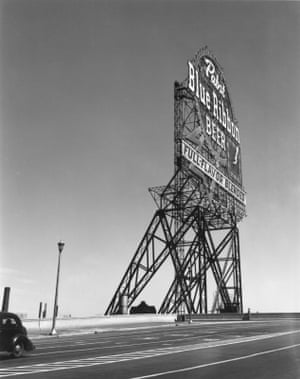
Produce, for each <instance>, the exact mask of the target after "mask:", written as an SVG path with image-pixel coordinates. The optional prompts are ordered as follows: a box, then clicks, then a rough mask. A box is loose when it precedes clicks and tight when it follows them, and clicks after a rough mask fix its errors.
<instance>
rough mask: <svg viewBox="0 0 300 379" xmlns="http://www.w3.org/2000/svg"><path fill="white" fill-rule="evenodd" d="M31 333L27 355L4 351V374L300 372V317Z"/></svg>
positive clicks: (290, 375)
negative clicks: (12, 355)
mask: <svg viewBox="0 0 300 379" xmlns="http://www.w3.org/2000/svg"><path fill="white" fill-rule="evenodd" d="M68 332H69V331H68ZM33 340H34V343H35V345H36V350H35V351H34V352H32V353H30V354H27V355H26V356H25V357H23V358H20V359H10V358H9V357H8V356H7V355H5V354H1V355H0V366H1V367H0V378H2V377H9V376H12V377H13V376H20V375H22V376H24V377H25V378H36V379H48V378H54V377H55V378H72V379H77V378H97V379H99V378H100V379H101V378H105V379H110V378H113V379H114V378H116V379H119V378H120V379H124V378H126V379H129V378H131V379H133V378H134V379H137V378H139V379H142V378H143V379H144V378H145V379H146V378H176V379H179V378H180V379H182V378H185V379H188V378H200V379H201V378H205V379H210V378H214V379H216V378H222V379H229V378H230V379H233V378H239V377H241V378H243V379H250V378H251V379H262V378H264V379H266V378H270V379H271V378H272V379H298V378H300V320H292V319H290V320H270V321H269V320H266V321H249V322H248V321H242V322H221V323H203V322H193V323H191V324H189V323H182V324H179V325H177V326H176V324H175V323H174V324H170V325H166V324H162V325H147V324H145V325H138V326H136V327H134V326H131V327H130V329H129V328H128V327H124V328H123V327H120V328H119V329H118V330H113V331H112V330H106V331H105V330H104V331H103V330H102V331H100V332H99V331H93V330H85V333H84V332H82V331H81V332H80V333H75V332H74V333H72V334H70V333H69V334H68V335H64V334H63V333H62V334H60V335H59V336H55V337H54V336H38V335H36V336H34V338H33Z"/></svg>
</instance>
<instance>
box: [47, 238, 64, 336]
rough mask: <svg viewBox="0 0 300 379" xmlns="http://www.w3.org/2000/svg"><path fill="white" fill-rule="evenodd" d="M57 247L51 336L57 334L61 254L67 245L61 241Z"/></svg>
mask: <svg viewBox="0 0 300 379" xmlns="http://www.w3.org/2000/svg"><path fill="white" fill-rule="evenodd" d="M57 246H58V265H57V276H56V287H55V297H54V309H53V319H52V329H51V332H50V335H52V336H53V335H55V334H57V332H56V330H55V322H56V317H57V313H58V306H57V298H58V284H59V271H60V256H61V253H62V251H63V249H64V246H65V243H64V242H63V241H59V242H58V243H57Z"/></svg>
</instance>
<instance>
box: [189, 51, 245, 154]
mask: <svg viewBox="0 0 300 379" xmlns="http://www.w3.org/2000/svg"><path fill="white" fill-rule="evenodd" d="M205 61H207V62H209V63H208V64H207V67H206V70H205V72H206V75H207V77H208V79H209V80H210V82H211V83H212V85H213V88H214V89H213V90H211V89H210V88H208V86H207V85H206V84H205V83H204V81H203V80H201V75H200V71H199V70H198V69H197V68H196V67H195V66H194V65H193V63H191V62H188V88H189V89H190V90H191V91H192V92H193V94H194V95H195V96H196V98H197V99H198V100H199V101H200V104H201V105H202V106H204V109H205V110H206V111H207V112H208V113H209V114H210V116H211V118H213V119H214V122H216V123H218V125H219V129H220V131H221V132H222V133H224V137H222V138H223V139H224V138H225V135H226V134H227V135H229V136H231V137H232V138H233V139H234V140H235V141H236V142H237V143H240V132H239V128H238V127H237V125H236V124H235V122H234V121H233V117H232V116H230V114H231V112H230V110H229V108H228V106H227V105H225V90H226V87H225V84H224V83H222V82H220V78H219V75H218V74H216V68H215V66H214V65H213V63H212V62H211V61H210V60H209V59H208V58H205ZM223 148H224V150H225V149H226V144H224V145H223Z"/></svg>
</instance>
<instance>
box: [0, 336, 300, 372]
mask: <svg viewBox="0 0 300 379" xmlns="http://www.w3.org/2000/svg"><path fill="white" fill-rule="evenodd" d="M299 332H300V330H294V331H290V332H280V333H272V334H266V335H264V336H256V337H246V338H241V339H238V340H227V341H222V342H218V343H217V342H211V343H208V342H207V343H202V344H195V345H185V346H176V347H174V346H173V347H165V348H157V349H150V350H144V351H134V352H129V353H121V354H114V355H106V356H98V357H90V358H82V359H73V360H68V361H60V362H52V363H38V364H33V365H26V366H17V367H14V368H3V369H2V368H1V369H0V378H3V377H7V376H13V375H26V374H38V373H41V372H52V371H61V370H70V369H75V368H83V367H91V366H97V365H103V364H110V363H118V362H124V361H131V360H136V359H145V358H153V357H157V356H161V355H170V354H176V353H182V352H187V351H194V350H201V349H208V348H214V347H220V346H227V345H234V344H238V343H245V342H252V341H258V340H263V339H268V338H274V337H279V336H284V335H289V334H295V333H299ZM295 346H300V344H299V345H295Z"/></svg>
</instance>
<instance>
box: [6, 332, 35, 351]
mask: <svg viewBox="0 0 300 379" xmlns="http://www.w3.org/2000/svg"><path fill="white" fill-rule="evenodd" d="M18 342H23V344H24V349H25V350H26V351H32V350H34V349H35V346H34V344H33V343H32V342H31V341H30V339H29V338H28V337H26V336H24V335H22V334H17V335H15V336H14V338H13V339H12V342H11V344H10V348H9V351H12V350H13V347H14V345H15V344H16V343H18Z"/></svg>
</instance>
